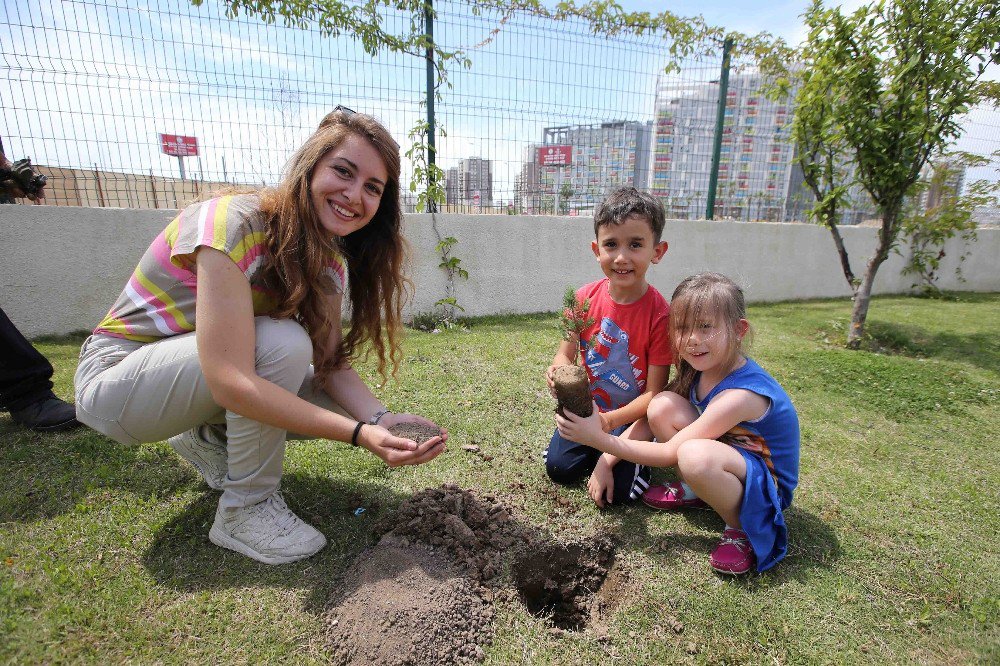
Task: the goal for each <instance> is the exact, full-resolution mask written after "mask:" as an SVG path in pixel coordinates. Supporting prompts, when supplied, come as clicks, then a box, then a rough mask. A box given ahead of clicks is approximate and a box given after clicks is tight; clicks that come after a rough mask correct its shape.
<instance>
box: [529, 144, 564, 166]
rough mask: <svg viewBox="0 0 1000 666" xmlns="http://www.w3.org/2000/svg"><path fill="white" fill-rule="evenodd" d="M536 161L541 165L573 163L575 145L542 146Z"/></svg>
mask: <svg viewBox="0 0 1000 666" xmlns="http://www.w3.org/2000/svg"><path fill="white" fill-rule="evenodd" d="M535 161H536V162H537V163H538V164H539V165H541V166H566V165H567V164H572V163H573V146H541V147H539V148H538V152H537V157H536V159H535Z"/></svg>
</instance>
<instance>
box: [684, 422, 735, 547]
mask: <svg viewBox="0 0 1000 666" xmlns="http://www.w3.org/2000/svg"><path fill="white" fill-rule="evenodd" d="M677 468H678V469H679V470H680V473H681V475H682V476H683V477H684V481H685V482H686V483H687V484H688V485H689V486H691V489H692V490H694V491H695V493H697V495H698V497H700V498H701V499H703V500H705V502H707V503H708V505H709V506H711V507H712V508H713V509H714V510H715V512H716V513H718V514H719V515H720V516H721V517H722V519H723V520H724V521H726V524H727V525H729V526H730V527H736V528H739V529H742V524H741V523H740V507H741V506H742V504H743V482H744V481H745V480H746V478H747V466H746V461H745V460H743V456H742V455H741V454H740V452H739V451H737V450H736V449H734V448H733V447H731V446H729V445H728V444H723V443H722V442H718V441H716V440H714V439H691V440H688V441H686V442H684V443H682V444H681V445H680V446H679V447H678V448H677Z"/></svg>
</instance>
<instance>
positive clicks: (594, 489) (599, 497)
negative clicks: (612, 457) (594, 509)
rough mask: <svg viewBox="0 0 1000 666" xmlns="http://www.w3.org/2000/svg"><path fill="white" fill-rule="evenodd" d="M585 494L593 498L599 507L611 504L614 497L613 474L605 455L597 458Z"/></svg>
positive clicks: (612, 468)
mask: <svg viewBox="0 0 1000 666" xmlns="http://www.w3.org/2000/svg"><path fill="white" fill-rule="evenodd" d="M587 494H588V495H590V499H592V500H594V504H596V505H597V506H598V507H600V508H602V509H603V508H604V507H605V505H606V504H611V503H612V502H613V501H614V497H615V475H614V467H612V465H611V463H610V462H608V457H607V456H606V455H603V456H601V457H600V458H598V459H597V465H596V466H595V467H594V471H593V472H592V473H591V475H590V480H589V481H588V482H587Z"/></svg>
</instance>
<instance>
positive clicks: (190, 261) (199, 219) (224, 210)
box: [94, 194, 344, 342]
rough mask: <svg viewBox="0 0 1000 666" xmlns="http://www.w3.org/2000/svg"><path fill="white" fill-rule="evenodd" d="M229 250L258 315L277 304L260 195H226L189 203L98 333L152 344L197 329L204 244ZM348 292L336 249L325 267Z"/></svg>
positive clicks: (336, 285) (142, 262)
mask: <svg viewBox="0 0 1000 666" xmlns="http://www.w3.org/2000/svg"><path fill="white" fill-rule="evenodd" d="M201 246H205V247H211V248H215V249H216V250H220V251H222V252H225V253H226V254H227V255H229V257H230V258H231V259H232V260H233V262H234V263H235V264H236V265H237V266H239V267H240V270H241V271H243V274H244V275H246V277H247V280H248V281H249V282H250V289H251V294H252V297H253V312H254V315H266V314H268V313H270V312H271V311H273V310H274V309H275V307H276V306H277V292H275V290H274V289H272V288H269V287H268V285H267V284H265V281H264V269H265V268H266V267H267V264H268V261H269V255H268V250H267V245H266V243H265V226H264V220H263V219H262V216H261V214H260V208H259V200H258V198H257V197H256V196H255V195H247V194H243V195H236V196H224V197H218V198H216V199H210V200H208V201H203V202H201V203H197V204H193V205H191V206H188V207H187V208H185V209H184V210H182V211H181V212H180V214H179V215H178V216H177V217H175V218H174V220H173V221H172V222H171V223H170V224H168V225H167V228H166V229H164V230H163V232H162V233H160V235H159V236H157V237H156V239H155V240H154V241H153V242H152V244H150V246H149V249H147V250H146V253H145V254H144V255H142V259H140V260H139V265H138V266H137V267H136V269H135V272H133V273H132V277H131V278H129V281H128V283H127V284H126V285H125V289H124V290H123V291H122V293H121V296H119V297H118V300H117V301H115V304H114V306H112V308H111V310H109V311H108V314H107V316H106V317H105V318H104V321H102V322H101V323H100V324H98V326H97V328H95V329H94V333H95V334H98V333H100V334H103V335H110V336H114V337H118V338H126V339H128V340H135V341H137V342H152V341H154V340H159V339H161V338H166V337H170V336H172V335H179V334H181V333H189V332H191V331H193V330H194V329H195V296H196V294H197V287H198V285H197V282H198V277H197V274H196V270H197V267H196V266H195V261H194V252H195V250H197V249H198V248H199V247H201ZM325 275H326V276H327V277H329V278H330V281H331V282H332V283H333V288H334V290H335V291H336V292H338V293H343V291H344V261H343V259H342V257H341V256H340V255H339V254H338V253H336V251H333V250H331V255H330V259H329V262H328V265H327V268H326V271H325Z"/></svg>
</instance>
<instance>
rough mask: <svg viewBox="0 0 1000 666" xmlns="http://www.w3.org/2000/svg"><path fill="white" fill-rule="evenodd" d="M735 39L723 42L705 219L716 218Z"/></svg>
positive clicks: (727, 39)
mask: <svg viewBox="0 0 1000 666" xmlns="http://www.w3.org/2000/svg"><path fill="white" fill-rule="evenodd" d="M732 50H733V40H732V39H730V38H726V41H725V42H723V43H722V72H721V73H720V74H719V107H718V110H717V111H716V114H715V141H714V142H713V145H712V172H711V173H710V174H709V175H708V203H707V204H706V206H705V219H706V220H714V219H715V190H716V188H717V187H718V185H719V160H720V158H721V157H722V126H723V124H724V123H725V120H726V94H727V93H728V92H729V54H730V53H731V52H732Z"/></svg>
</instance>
